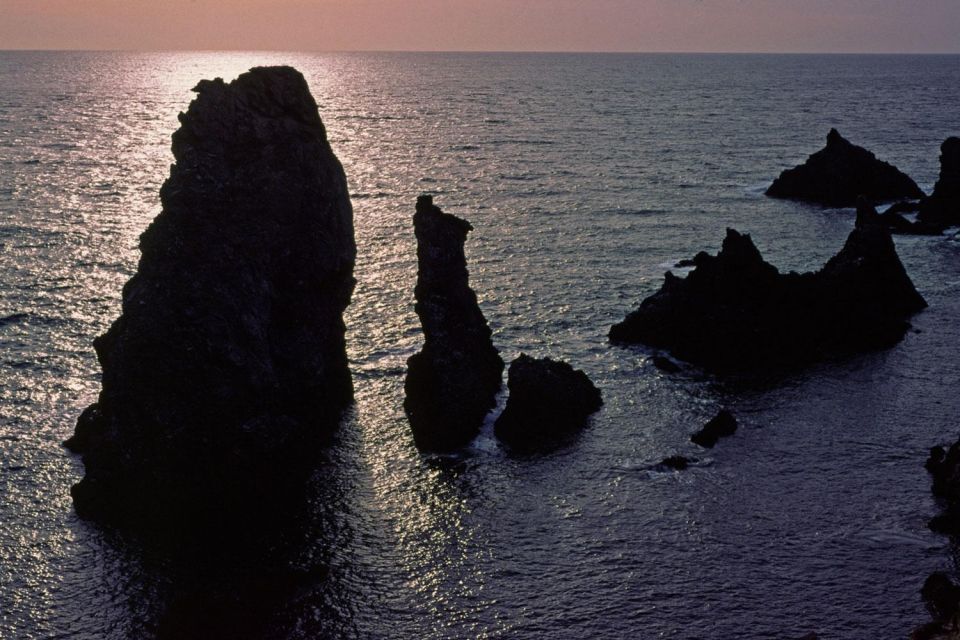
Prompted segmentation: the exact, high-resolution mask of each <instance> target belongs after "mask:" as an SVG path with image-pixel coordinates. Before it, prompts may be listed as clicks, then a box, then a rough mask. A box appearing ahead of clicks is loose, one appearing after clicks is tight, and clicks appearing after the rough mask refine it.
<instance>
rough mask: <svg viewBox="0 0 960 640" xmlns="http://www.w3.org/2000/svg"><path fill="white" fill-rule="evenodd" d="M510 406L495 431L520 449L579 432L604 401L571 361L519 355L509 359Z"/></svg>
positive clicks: (508, 384)
mask: <svg viewBox="0 0 960 640" xmlns="http://www.w3.org/2000/svg"><path fill="white" fill-rule="evenodd" d="M507 386H508V387H509V389H510V396H509V397H508V398H507V406H506V408H505V409H504V410H503V413H501V414H500V417H499V418H497V422H496V424H495V427H494V431H495V432H496V435H497V437H498V438H500V440H502V441H503V442H505V443H506V444H508V445H510V446H511V447H513V448H516V449H533V448H538V447H541V446H549V445H551V444H554V443H556V442H558V441H560V440H562V439H563V438H565V437H567V436H570V435H571V434H573V433H576V432H577V431H578V430H579V429H580V428H581V427H583V426H584V424H585V423H586V421H587V418H588V417H589V416H590V414H592V413H594V412H596V411H597V410H599V409H600V407H601V406H602V405H603V399H602V396H601V394H600V390H599V389H597V388H596V387H595V386H594V385H593V383H592V382H591V381H590V378H588V377H587V374H586V373H584V372H583V371H580V370H579V369H574V368H573V367H572V366H570V365H569V364H567V363H566V362H562V361H559V360H551V359H550V358H541V359H535V358H531V357H530V356H528V355H526V354H520V357H518V358H517V359H516V360H514V361H513V362H511V363H510V371H509V373H508V380H507Z"/></svg>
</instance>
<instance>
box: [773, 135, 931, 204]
mask: <svg viewBox="0 0 960 640" xmlns="http://www.w3.org/2000/svg"><path fill="white" fill-rule="evenodd" d="M766 194H767V195H768V196H771V197H773V198H787V199H793V200H802V201H805V202H812V203H815V204H821V205H824V206H828V207H850V206H853V205H854V204H855V203H856V200H857V198H858V197H859V196H865V197H866V198H867V199H869V200H870V201H871V202H874V203H877V202H889V201H892V200H900V199H908V198H921V197H923V191H921V190H920V187H918V186H917V184H916V183H915V182H914V181H913V180H912V179H911V178H910V177H909V176H907V175H906V174H904V173H903V172H901V171H900V170H899V169H897V168H896V167H894V166H893V165H891V164H889V163H886V162H884V161H882V160H878V159H877V157H876V156H874V155H873V153H871V152H870V151H867V150H866V149H864V148H863V147H858V146H857V145H855V144H853V143H851V142H850V141H849V140H847V139H845V138H844V137H843V136H841V135H840V133H839V132H838V131H837V130H836V129H830V133H828V134H827V145H826V147H824V148H823V149H821V150H820V151H817V152H816V153H814V154H813V155H811V156H810V157H809V158H807V160H806V162H804V163H803V164H802V165H799V166H797V167H794V168H792V169H787V170H785V171H784V172H783V173H781V174H780V177H778V178H777V179H776V180H774V181H773V184H771V185H770V187H769V188H768V189H767V191H766Z"/></svg>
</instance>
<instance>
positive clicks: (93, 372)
mask: <svg viewBox="0 0 960 640" xmlns="http://www.w3.org/2000/svg"><path fill="white" fill-rule="evenodd" d="M274 63H288V64H293V65H295V66H297V67H298V68H299V69H301V70H302V71H303V72H304V73H305V75H306V76H307V78H308V80H309V82H310V85H311V88H312V90H313V92H314V95H315V96H316V97H317V100H318V102H319V104H320V108H321V115H322V117H323V119H324V122H325V123H326V126H327V128H328V131H329V134H330V138H331V142H332V144H333V147H334V150H335V151H336V153H337V154H338V155H339V156H340V158H341V160H342V161H343V163H344V165H345V167H346V171H347V175H348V179H349V181H350V187H351V191H352V195H353V203H354V207H355V218H356V228H357V241H358V245H359V251H360V254H359V259H358V265H357V272H356V275H357V278H358V285H357V289H356V293H355V296H354V303H353V305H352V306H351V307H350V308H349V310H348V314H347V323H348V327H349V331H348V343H349V349H350V357H351V362H352V365H351V366H352V369H353V372H354V377H355V386H356V396H357V402H356V407H355V410H354V412H353V413H352V414H351V415H350V416H349V417H348V419H347V420H346V421H345V422H344V424H343V426H342V428H341V431H340V434H339V436H338V440H337V443H336V444H335V445H334V447H333V448H332V449H331V451H330V452H329V458H330V464H329V465H328V466H327V467H325V468H324V469H323V470H321V471H320V472H318V474H317V477H316V488H315V496H316V498H315V500H314V504H313V507H312V512H313V516H314V519H315V523H314V525H313V526H312V527H311V528H310V529H309V533H308V534H306V535H305V536H304V540H303V542H302V549H301V552H302V553H303V555H305V556H309V557H311V558H313V559H314V560H315V561H317V562H320V563H321V564H326V565H329V575H328V576H327V578H326V579H320V578H313V579H305V580H304V583H303V584H302V585H301V586H300V587H299V588H298V589H297V590H296V591H295V592H291V593H288V594H285V595H283V596H282V597H277V598H267V597H260V595H262V594H257V593H254V595H253V596H251V597H250V598H244V597H243V595H239V596H237V598H238V599H239V601H240V604H239V605H236V609H237V610H242V611H243V612H244V614H245V615H246V616H248V617H249V618H250V619H253V620H256V621H259V622H262V623H263V624H264V625H265V628H267V629H268V632H267V634H268V635H269V636H270V637H278V638H285V637H290V638H313V637H358V638H387V637H396V638H405V637H408V638H528V637H529V638H536V637H543V638H581V637H594V638H623V637H634V638H656V637H668V638H691V639H693V638H735V637H736V638H741V637H742V638H789V637H791V636H800V635H803V634H804V633H807V632H809V631H813V630H816V631H817V632H818V633H820V635H821V637H822V638H828V639H829V638H837V639H857V638H863V639H864V640H867V639H871V640H873V639H876V638H903V637H905V636H906V635H907V633H908V631H909V629H911V628H912V627H913V626H915V625H916V624H917V623H919V622H922V621H923V620H924V619H925V618H926V614H925V612H924V609H923V606H922V603H921V602H920V598H919V595H918V590H919V588H920V585H921V584H922V583H923V580H924V578H925V576H926V575H927V574H928V573H929V572H931V571H933V570H936V569H940V568H947V567H949V566H950V560H949V554H948V549H947V544H946V541H945V539H943V538H941V537H938V536H935V535H933V534H931V533H929V532H928V531H927V529H926V526H925V523H926V520H927V518H928V517H929V516H930V515H932V514H933V513H934V512H935V506H934V503H933V500H932V498H931V497H930V495H929V479H928V477H927V475H926V472H925V471H924V469H923V466H922V463H923V460H924V456H925V453H926V451H927V449H928V448H929V447H930V446H931V445H933V444H937V443H940V442H944V441H947V440H952V439H954V438H955V437H956V435H957V433H956V432H957V429H958V424H957V416H958V415H960V393H958V386H960V325H958V323H957V317H958V313H960V297H958V294H960V242H957V241H956V240H954V239H952V238H950V237H946V236H945V237H943V238H934V239H931V238H898V239H897V246H898V249H899V251H900V253H901V256H902V259H903V261H904V263H905V265H906V267H907V269H908V271H909V273H910V275H911V276H912V277H913V279H914V281H915V282H916V284H917V286H918V288H919V289H920V291H921V292H922V293H923V295H924V296H925V297H926V298H927V300H928V302H929V303H930V308H929V310H927V311H925V312H923V313H921V314H919V315H918V316H917V317H916V318H915V323H914V324H915V328H916V332H913V333H910V334H909V335H908V336H907V338H906V339H905V340H904V341H903V342H902V343H901V344H900V345H899V346H897V347H896V348H894V349H891V350H889V351H886V352H882V353H876V354H870V355H866V356H863V357H859V358H854V359H852V360H847V361H844V362H840V363H834V364H827V365H823V366H820V367H817V368H814V369H811V370H808V371H806V372H804V373H801V374H798V375H795V376H792V377H790V378H787V379H785V380H777V381H769V383H768V384H764V385H754V386H752V387H749V388H746V389H744V388H735V387H732V386H731V385H724V384H718V383H716V382H715V381H712V380H711V379H708V378H703V377H700V376H697V375H694V374H691V375H679V376H666V375H664V374H662V373H660V372H658V371H657V370H656V369H654V368H653V366H652V365H651V364H650V362H649V355H650V354H649V353H648V352H646V351H644V350H642V349H622V348H615V347H610V346H608V345H607V343H606V338H605V335H606V331H607V329H608V327H609V325H610V324H611V323H613V322H615V321H618V320H620V319H621V318H622V317H623V315H624V314H625V313H626V312H628V311H629V310H631V309H632V308H634V307H635V306H636V304H637V303H638V302H639V301H640V300H641V299H642V298H643V297H644V296H645V295H647V294H649V293H650V292H652V291H653V290H654V289H655V288H657V287H658V286H659V283H660V281H661V278H662V273H663V271H665V269H666V268H668V267H669V265H671V264H672V263H673V262H674V261H676V260H678V259H680V258H685V257H690V256H691V255H693V254H694V253H696V252H697V251H699V250H701V249H707V250H710V251H711V252H713V251H716V250H717V249H718V248H719V244H720V241H721V239H722V237H723V230H724V228H725V227H727V226H733V227H736V228H737V229H739V230H741V231H745V232H749V233H751V234H752V235H753V237H754V239H755V241H756V242H757V244H758V246H759V247H760V249H761V251H763V252H764V255H765V256H766V257H767V258H768V259H769V260H770V261H771V262H773V263H774V264H776V265H778V266H780V267H781V268H787V269H809V268H814V267H817V266H819V265H820V264H821V263H822V262H823V261H824V260H825V259H826V258H827V257H829V256H830V255H832V254H833V253H835V252H836V251H837V250H838V249H839V247H840V246H841V245H842V243H843V240H844V238H845V237H846V234H847V232H848V231H849V229H850V228H851V227H852V223H853V213H852V211H849V210H822V209H818V208H814V207H809V206H805V205H800V204H795V203H789V202H782V201H774V200H769V199H766V198H765V197H763V195H762V190H763V188H764V187H765V185H766V184H767V183H768V182H769V181H770V180H771V179H772V178H773V177H774V176H776V175H777V173H778V172H779V171H780V170H782V169H783V168H785V167H787V166H790V165H793V164H795V163H797V162H799V161H801V160H802V159H803V158H805V157H806V155H808V154H809V153H811V152H813V151H815V150H816V149H818V148H820V147H821V146H822V145H823V142H824V140H825V136H826V133H827V131H828V130H829V128H830V127H834V126H835V127H837V128H838V129H839V130H840V131H841V133H843V134H844V135H845V136H847V137H848V138H850V139H851V140H852V141H854V142H855V143H858V144H862V145H864V146H867V147H868V148H870V149H871V150H873V151H874V152H876V153H877V155H878V156H879V157H881V158H883V159H886V160H888V161H891V162H893V163H894V164H896V165H897V166H899V167H900V168H901V169H903V170H905V171H906V172H908V173H910V174H911V175H912V176H913V177H914V178H915V179H916V180H917V181H918V182H919V183H920V184H921V186H923V187H924V188H926V189H929V188H930V187H931V186H932V184H933V182H934V181H935V179H936V175H937V171H938V168H939V165H938V160H937V156H938V148H939V144H940V143H941V142H942V141H943V139H944V138H946V137H947V136H948V135H957V134H960V111H958V110H957V105H958V104H960V58H958V57H949V56H947V57H935V56H930V57H909V56H901V57H896V56H841V57H831V56H705V55H704V56H701V55H506V54H504V55H500V54H489V55H483V54H470V55H466V54H464V55H456V54H352V55H308V54H303V55H300V54H218V53H202V54H180V53H177V54H163V53H156V54H129V53H0V255H2V260H0V381H2V386H0V637H2V638H8V637H10V638H60V637H64V638H66V637H70V638H111V639H113V638H127V637H131V638H138V637H149V636H150V635H151V634H152V633H154V632H155V631H156V630H157V629H158V628H159V629H163V628H164V624H166V623H167V622H165V621H167V620H168V619H169V618H170V616H171V615H173V614H171V613H170V612H171V611H174V612H175V613H176V612H177V611H180V610H183V609H186V610H188V611H189V610H191V607H194V608H197V609H201V610H202V609H205V607H206V603H205V602H204V597H205V595H204V594H205V593H207V591H208V586H209V585H208V584H207V582H211V583H213V585H214V586H213V587H209V589H211V590H213V591H216V590H217V589H220V590H221V591H225V592H230V591H231V584H232V583H231V580H233V577H232V574H230V573H229V572H227V573H226V574H224V575H223V576H219V577H218V576H217V575H214V576H212V577H211V576H210V575H203V571H202V570H201V569H197V568H195V567H194V568H193V569H196V571H195V572H194V573H192V572H191V571H190V570H185V569H184V568H183V567H177V566H175V564H176V563H173V564H174V566H171V562H170V561H168V560H165V559H163V558H153V557H151V556H150V555H147V554H144V553H141V552H140V551H139V550H138V549H137V548H136V546H135V545H134V544H132V543H131V542H129V541H126V540H124V539H122V538H120V537H118V536H116V535H113V534H110V533H108V532H103V531H101V530H99V529H98V528H96V527H94V526H91V525H89V524H87V523H85V522H82V521H80V520H78V518H77V517H76V516H75V515H74V513H73V511H72V508H71V502H70V498H69V494H68V488H69V486H70V485H71V484H72V483H74V482H76V481H77V480H79V478H80V477H81V475H82V465H81V464H80V462H79V461H78V460H77V459H76V458H74V457H72V456H70V455H69V454H68V453H67V452H66V451H65V450H64V449H63V448H61V446H60V441H61V440H62V439H63V438H64V437H66V436H67V435H68V434H70V433H71V432H72V429H73V424H74V421H75V419H76V416H77V415H78V413H79V412H80V410H81V409H82V408H83V407H84V406H86V405H87V404H88V403H89V402H91V401H92V400H93V399H94V398H95V396H96V393H97V391H98V386H99V383H98V376H99V368H98V365H97V362H96V358H95V356H94V354H93V350H92V347H91V340H92V339H93V338H94V337H95V336H97V335H99V334H100V333H102V332H103V331H104V330H105V329H106V328H107V326H108V325H109V323H110V322H111V321H112V319H113V318H114V317H116V316H117V315H118V313H119V296H120V289H121V287H122V285H123V283H124V282H125V281H126V280H127V279H128V278H129V277H130V275H131V274H132V273H133V270H134V269H135V266H136V261H137V258H138V252H137V250H136V242H137V236H138V234H139V233H140V232H141V231H142V230H143V229H144V228H145V227H146V226H147V224H148V223H149V222H150V220H151V219H152V218H153V216H155V215H156V214H157V213H158V210H159V200H158V196H157V193H158V189H159V187H160V184H161V183H162V181H163V180H164V179H165V178H166V174H167V172H168V165H169V163H170V162H171V161H172V157H171V155H170V152H169V143H170V134H171V133H172V132H173V130H174V129H175V128H176V127H177V120H176V116H177V113H178V112H179V111H181V110H183V109H185V108H186V105H187V103H188V102H189V100H190V99H191V94H190V91H189V89H190V88H191V87H192V86H193V85H194V84H195V83H196V81H197V80H199V79H200V78H205V77H213V76H217V75H220V76H224V77H226V78H228V79H229V78H232V77H235V76H236V75H237V74H238V73H240V72H241V71H243V70H245V69H247V68H249V67H251V66H255V65H258V64H274ZM421 192H431V193H433V194H435V195H436V202H437V203H438V204H439V205H440V206H441V207H443V208H444V209H445V210H447V211H450V212H452V213H456V214H459V215H462V216H465V217H467V218H468V219H469V220H471V221H472V222H473V224H474V226H475V227H476V231H475V232H474V233H473V234H472V236H471V239H470V240H469V242H468V246H467V253H468V259H469V260H470V269H471V275H472V282H473V284H474V287H475V289H476V290H477V292H478V294H479V297H480V299H481V304H482V307H483V309H484V312H485V313H486V315H487V317H488V319H489V320H490V322H491V325H492V326H493V328H494V332H495V335H494V338H495V341H496V344H497V345H498V347H499V348H500V349H501V351H502V353H503V355H504V358H505V359H507V360H508V361H509V360H510V359H512V358H513V357H515V356H516V355H517V354H518V353H519V352H521V351H525V352H528V353H531V354H534V355H537V356H542V355H550V356H553V357H560V358H564V359H567V360H569V361H570V362H572V363H573V364H574V365H575V366H578V367H581V368H583V369H585V370H586V371H587V372H588V373H589V374H590V376H591V377H592V378H593V379H594V381H595V382H596V383H597V384H598V385H599V386H600V387H601V388H602V389H603V391H604V395H605V400H606V405H605V407H604V408H603V410H602V411H601V412H600V413H599V414H597V415H596V417H595V418H594V420H593V423H592V426H591V427H590V428H589V429H587V430H586V431H585V432H584V433H583V434H582V436H581V437H580V438H579V439H578V440H577V441H576V442H574V443H572V444H571V445H570V446H568V447H565V448H562V449H560V450H559V451H556V452H554V453H552V454H548V455H544V456H540V457H534V458H512V457H509V456H507V455H506V454H505V452H504V451H502V450H501V449H500V448H499V446H498V444H497V443H496V441H495V440H494V439H493V437H492V435H491V432H490V430H489V429H487V430H486V431H485V432H484V434H483V435H481V437H480V438H479V439H478V440H477V441H476V443H475V445H474V446H473V448H472V449H471V450H470V451H469V452H468V453H467V454H466V455H464V456H463V457H462V458H458V459H447V460H438V459H429V458H425V457H423V456H421V455H419V454H418V453H417V451H416V450H415V448H414V446H413V441H412V438H411V436H410V432H409V427H408V425H407V422H406V420H405V418H404V415H403V411H402V407H401V402H402V397H403V373H404V369H405V360H406V358H407V357H409V356H410V355H411V354H413V353H414V352H415V351H416V350H417V349H418V348H419V344H420V340H421V337H420V329H419V324H418V322H417V318H416V316H415V314H414V312H413V285H414V281H415V277H416V264H415V260H416V254H415V246H414V237H413V232H412V227H411V222H410V218H411V215H412V213H413V203H414V200H415V197H416V196H417V195H418V194H419V193H421ZM720 406H729V407H731V408H732V409H733V411H734V412H735V413H736V414H737V415H738V416H739V417H740V418H741V422H742V427H741V429H740V430H739V431H738V433H737V434H736V436H734V437H733V438H730V439H727V440H724V441H722V442H721V443H720V444H719V445H718V446H717V447H716V448H715V449H713V450H711V451H702V450H698V449H697V447H695V446H694V445H692V444H691V443H689V442H688V437H689V434H690V433H691V432H692V431H693V430H695V429H696V428H697V427H699V426H700V424H701V423H702V422H704V421H705V420H706V419H708V418H709V417H711V416H712V414H713V413H714V412H715V411H716V410H717V408H718V407H720ZM673 453H682V454H686V455H692V456H696V457H698V458H700V459H701V463H700V464H698V465H696V466H694V467H693V468H691V469H690V470H688V471H686V472H683V473H656V472H652V471H650V467H651V465H653V464H655V463H656V462H657V461H659V460H660V459H662V458H663V457H665V456H666V455H669V454H673ZM234 569H235V570H236V572H237V573H238V574H241V575H242V574H243V566H242V562H240V563H238V566H236V567H234ZM185 574H186V577H184V575H185ZM198 575H199V576H201V577H198ZM261 587H262V588H263V590H264V591H267V592H268V591H269V587H268V586H266V587H264V586H263V585H261ZM237 590H238V591H241V589H240V588H239V587H238V589H237ZM254 591H256V590H254ZM194 599H196V600H199V603H193V604H187V605H184V604H183V603H184V602H185V601H187V602H190V601H192V600H194ZM253 604H256V605H257V606H253ZM224 607H225V609H226V611H227V612H226V613H225V614H223V617H225V618H228V617H230V616H231V615H232V613H231V609H230V606H229V605H224ZM187 617H188V618H189V616H187Z"/></svg>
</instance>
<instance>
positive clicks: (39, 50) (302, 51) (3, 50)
mask: <svg viewBox="0 0 960 640" xmlns="http://www.w3.org/2000/svg"><path fill="white" fill-rule="evenodd" d="M13 52H23V53H299V54H334V53H442V54H465V53H469V54H532V55H536V54H575V55H591V54H592V55H625V54H636V55H764V56H769V55H773V56H776V55H783V56H957V55H960V50H958V51H675V50H650V51H641V50H635V49H610V50H598V49H591V50H563V49H515V50H511V49H266V48H263V49H261V48H252V49H185V48H181V49H177V48H171V49H125V48H106V49H98V48H92V49H85V48H79V47H69V48H28V47H13V48H0V53H13Z"/></svg>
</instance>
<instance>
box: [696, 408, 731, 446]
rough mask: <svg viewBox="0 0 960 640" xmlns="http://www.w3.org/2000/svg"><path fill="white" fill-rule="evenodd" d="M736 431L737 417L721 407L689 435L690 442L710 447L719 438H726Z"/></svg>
mask: <svg viewBox="0 0 960 640" xmlns="http://www.w3.org/2000/svg"><path fill="white" fill-rule="evenodd" d="M736 432H737V419H736V418H734V417H733V414H732V413H730V412H729V411H727V410H726V409H721V410H720V412H719V413H718V414H717V415H715V416H714V417H713V418H711V419H710V420H709V421H708V422H707V424H705V425H703V428H702V429H700V430H699V431H697V432H696V433H695V434H693V435H692V436H690V442H692V443H694V444H698V445H700V446H701V447H705V448H707V449H712V448H713V447H714V446H715V445H716V444H717V442H718V441H719V440H720V438H727V437H729V436H732V435H733V434H735V433H736Z"/></svg>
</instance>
